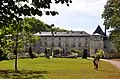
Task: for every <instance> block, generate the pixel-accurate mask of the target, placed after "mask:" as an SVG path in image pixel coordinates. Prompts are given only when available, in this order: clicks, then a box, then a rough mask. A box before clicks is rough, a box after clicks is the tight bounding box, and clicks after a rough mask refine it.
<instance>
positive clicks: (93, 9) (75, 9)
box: [37, 0, 107, 34]
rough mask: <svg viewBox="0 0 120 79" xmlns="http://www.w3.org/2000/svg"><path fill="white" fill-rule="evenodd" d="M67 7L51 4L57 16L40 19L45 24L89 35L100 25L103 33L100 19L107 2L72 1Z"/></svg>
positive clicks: (100, 0)
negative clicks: (84, 32) (57, 13)
mask: <svg viewBox="0 0 120 79" xmlns="http://www.w3.org/2000/svg"><path fill="white" fill-rule="evenodd" d="M72 1H73V2H72V4H70V6H69V7H67V6H66V5H62V4H57V5H56V4H52V10H55V11H58V12H59V15H56V16H46V15H43V16H42V17H37V18H40V19H41V20H42V21H44V22H45V23H47V24H55V26H57V27H60V28H63V29H67V30H74V31H86V32H88V33H90V34H92V33H93V31H94V30H95V29H96V27H97V26H98V25H100V26H101V27H102V29H103V31H104V26H103V20H102V19H101V15H102V12H103V10H104V5H105V4H106V1H107V0H72Z"/></svg>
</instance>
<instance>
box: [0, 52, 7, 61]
mask: <svg viewBox="0 0 120 79" xmlns="http://www.w3.org/2000/svg"><path fill="white" fill-rule="evenodd" d="M2 60H9V58H8V57H7V54H6V53H3V54H1V55H0V61H2Z"/></svg>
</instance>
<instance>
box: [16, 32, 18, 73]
mask: <svg viewBox="0 0 120 79" xmlns="http://www.w3.org/2000/svg"><path fill="white" fill-rule="evenodd" d="M17 48H18V33H17V36H16V47H15V70H16V71H17V70H18V67H17V58H18V57H17Z"/></svg>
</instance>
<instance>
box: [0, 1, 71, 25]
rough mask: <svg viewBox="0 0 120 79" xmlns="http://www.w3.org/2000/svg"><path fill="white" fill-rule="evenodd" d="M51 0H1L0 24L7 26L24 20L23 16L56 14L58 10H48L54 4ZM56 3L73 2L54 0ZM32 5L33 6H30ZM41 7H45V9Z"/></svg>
mask: <svg viewBox="0 0 120 79" xmlns="http://www.w3.org/2000/svg"><path fill="white" fill-rule="evenodd" d="M52 2H53V1H51V0H0V26H3V27H4V26H5V25H8V24H10V23H11V22H13V23H14V22H15V21H17V22H18V21H19V20H22V18H21V16H23V15H24V16H35V15H38V16H42V15H43V12H45V14H46V15H52V16H55V15H56V14H58V12H57V11H51V10H46V9H50V8H51V5H52ZM54 3H56V4H58V3H62V4H67V6H69V3H72V1H71V0H54ZM29 5H31V6H29ZM41 9H44V10H43V11H42V10H41Z"/></svg>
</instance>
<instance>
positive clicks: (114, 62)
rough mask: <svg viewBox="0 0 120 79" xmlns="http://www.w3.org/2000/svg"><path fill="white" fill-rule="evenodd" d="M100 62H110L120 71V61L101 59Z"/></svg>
mask: <svg viewBox="0 0 120 79" xmlns="http://www.w3.org/2000/svg"><path fill="white" fill-rule="evenodd" d="M88 59H93V58H88ZM100 60H102V61H106V62H109V63H111V64H113V65H114V66H116V67H117V68H119V69H120V60H110V59H100Z"/></svg>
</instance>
